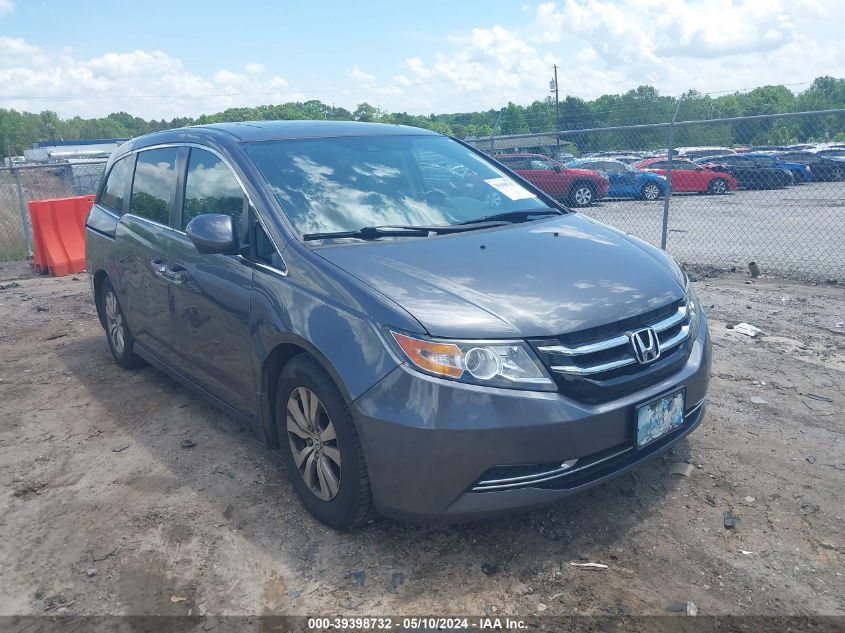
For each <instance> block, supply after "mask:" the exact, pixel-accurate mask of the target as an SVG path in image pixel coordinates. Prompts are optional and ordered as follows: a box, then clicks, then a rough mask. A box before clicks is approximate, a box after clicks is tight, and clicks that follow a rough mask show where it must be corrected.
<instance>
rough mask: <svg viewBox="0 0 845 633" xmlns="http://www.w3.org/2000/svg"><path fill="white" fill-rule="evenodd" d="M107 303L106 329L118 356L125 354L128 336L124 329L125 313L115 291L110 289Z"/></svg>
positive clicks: (106, 299) (107, 293) (106, 298)
mask: <svg viewBox="0 0 845 633" xmlns="http://www.w3.org/2000/svg"><path fill="white" fill-rule="evenodd" d="M105 305H106V329H107V331H108V335H109V340H110V341H111V344H112V347H113V348H114V351H115V354H117V355H118V356H120V355H122V354H123V350H124V349H125V347H126V336H125V334H124V331H123V327H124V325H123V315H122V314H121V312H120V305H119V304H118V302H117V297H116V296H115V294H114V292H112V291H111V290H109V291H108V292H106V297H105Z"/></svg>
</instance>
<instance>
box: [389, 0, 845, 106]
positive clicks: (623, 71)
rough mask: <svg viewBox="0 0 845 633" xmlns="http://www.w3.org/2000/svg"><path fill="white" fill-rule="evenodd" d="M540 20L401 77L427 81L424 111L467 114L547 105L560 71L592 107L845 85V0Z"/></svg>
mask: <svg viewBox="0 0 845 633" xmlns="http://www.w3.org/2000/svg"><path fill="white" fill-rule="evenodd" d="M532 12H533V16H532V18H533V19H532V20H531V21H530V22H528V23H525V24H522V25H517V26H511V27H508V28H506V27H503V26H492V27H486V28H481V27H479V28H475V29H472V30H471V31H470V32H469V33H468V34H466V35H464V36H459V37H452V38H450V39H449V42H450V44H451V47H450V48H451V50H448V49H447V50H448V52H443V51H442V50H441V52H438V53H436V54H434V55H432V56H429V58H424V57H421V56H417V57H411V58H409V59H407V60H406V61H405V63H404V68H403V76H407V77H411V78H412V80H413V81H414V82H426V83H427V87H424V88H422V89H420V90H418V91H417V92H418V94H417V95H416V102H417V103H419V104H420V106H421V109H422V110H424V109H425V108H426V107H429V108H437V109H439V110H443V109H445V110H447V111H455V110H459V109H461V108H460V107H458V104H460V103H461V102H463V101H464V99H463V98H462V95H463V96H464V97H468V96H471V95H474V96H475V97H476V100H475V103H473V102H471V101H467V102H466V103H467V104H468V105H470V106H471V107H474V108H480V107H485V106H486V107H498V106H501V105H502V104H503V103H504V102H505V101H507V100H513V101H516V102H518V103H528V102H530V101H533V100H536V99H543V98H545V96H546V95H547V94H548V89H547V86H548V81H549V79H550V77H551V73H552V70H551V65H552V64H555V63H556V64H558V66H559V82H560V88H561V91H562V94H563V95H567V94H570V95H574V96H579V97H583V98H595V97H597V96H599V95H601V94H606V93H618V92H624V91H626V90H629V89H631V88H635V87H637V86H639V85H642V84H652V85H655V86H656V87H657V88H658V89H659V90H661V92H663V93H664V94H672V95H678V94H681V93H682V92H685V91H686V90H688V89H690V88H695V89H698V90H700V91H703V92H715V91H729V90H737V89H744V88H749V87H755V86H760V85H765V84H791V83H798V82H806V81H810V80H812V79H813V78H815V77H816V76H819V75H823V74H830V75H834V76H840V77H841V76H845V44H843V43H842V41H841V38H840V37H839V34H838V33H837V29H838V27H837V26H835V25H837V24H842V23H843V21H845V3H842V2H840V1H839V0H673V1H672V2H666V1H665V0H562V1H560V2H543V3H541V4H538V5H536V6H535V7H533V11H532ZM438 81H440V82H444V83H446V84H447V86H448V87H443V86H439V87H438V86H436V85H435V83H436V82H438ZM798 88H799V89H800V86H799V87H798ZM444 95H448V97H449V99H450V100H451V101H452V103H454V104H455V105H450V104H449V102H447V101H445V100H444V98H443V97H444Z"/></svg>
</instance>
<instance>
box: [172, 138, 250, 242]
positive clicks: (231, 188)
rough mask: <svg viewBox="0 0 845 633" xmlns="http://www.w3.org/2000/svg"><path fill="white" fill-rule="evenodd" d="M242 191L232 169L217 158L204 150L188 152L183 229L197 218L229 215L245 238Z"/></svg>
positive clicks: (240, 234) (239, 233)
mask: <svg viewBox="0 0 845 633" xmlns="http://www.w3.org/2000/svg"><path fill="white" fill-rule="evenodd" d="M245 209H246V205H245V204H244V192H243V189H241V185H240V183H239V182H238V181H237V179H236V178H235V175H234V174H233V173H232V170H231V169H229V167H228V166H227V165H226V163H224V162H223V161H222V160H221V159H220V158H218V157H217V156H215V155H214V154H212V153H211V152H208V151H206V150H204V149H196V148H194V149H191V157H190V160H189V161H188V175H187V178H186V180H185V204H184V206H183V208H182V229H183V230H184V228H185V227H186V226H187V225H188V222H190V221H191V220H193V219H194V218H195V217H197V216H198V215H202V214H204V213H220V214H223V215H229V216H232V220H233V221H234V223H235V226H236V227H237V230H238V236H239V237H241V236H244V233H243V229H244V228H245V227H246V226H247V225H246V223H245V219H246V218H245V217H244V215H245Z"/></svg>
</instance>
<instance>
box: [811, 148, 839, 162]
mask: <svg viewBox="0 0 845 633" xmlns="http://www.w3.org/2000/svg"><path fill="white" fill-rule="evenodd" d="M814 153H815V154H818V155H819V156H824V157H825V158H838V159H840V160H841V159H845V147H824V148H822V149H817V150H815V151H814Z"/></svg>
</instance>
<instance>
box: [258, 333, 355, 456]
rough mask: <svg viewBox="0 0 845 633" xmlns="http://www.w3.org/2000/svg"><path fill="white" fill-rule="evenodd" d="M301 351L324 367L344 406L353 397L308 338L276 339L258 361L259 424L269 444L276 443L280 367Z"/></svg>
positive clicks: (277, 439) (270, 445)
mask: <svg viewBox="0 0 845 633" xmlns="http://www.w3.org/2000/svg"><path fill="white" fill-rule="evenodd" d="M301 354H307V355H309V356H310V357H312V358H313V359H314V360H316V361H317V363H319V365H320V366H321V367H322V368H323V369H325V370H326V372H327V373H328V374H329V377H331V379H332V382H334V384H335V386H336V387H337V389H338V391H339V392H340V394H341V396H342V397H343V400H344V402H345V403H346V405H347V406H348V405H349V404H351V402H352V397H351V395H350V393H349V391H348V390H347V388H346V385H345V384H344V383H343V381H342V380H341V378H340V374H339V373H338V371H337V369H335V367H334V366H333V365H332V363H331V362H330V361H329V359H328V358H326V356H325V355H324V354H323V353H322V352H320V350H319V349H317V348H316V347H315V346H314V345H312V344H311V343H309V342H308V341H306V340H304V339H301V338H299V337H296V336H294V335H290V336H289V337H285V338H284V339H282V340H280V341H277V342H276V344H275V346H274V347H273V348H272V349H271V350H270V352H269V353H268V354H267V355H266V356H265V357H264V360H263V361H262V363H261V392H260V400H261V402H260V405H261V412H262V415H261V425H262V427H263V428H262V430H263V432H264V439H265V442H266V443H267V445H268V446H269V447H270V448H278V447H279V436H278V433H277V431H276V424H275V420H274V417H275V414H276V395H277V394H276V390H277V388H278V383H279V376H281V374H282V371H283V370H284V368H285V367H286V366H287V365H288V363H290V361H291V360H293V359H294V358H296V357H297V356H300V355H301Z"/></svg>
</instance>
